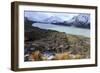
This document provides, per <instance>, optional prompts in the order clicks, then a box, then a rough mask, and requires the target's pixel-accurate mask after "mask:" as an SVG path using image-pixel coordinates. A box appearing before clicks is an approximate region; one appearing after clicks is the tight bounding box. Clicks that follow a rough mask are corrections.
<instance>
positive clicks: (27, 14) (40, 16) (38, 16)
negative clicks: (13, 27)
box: [24, 11, 89, 21]
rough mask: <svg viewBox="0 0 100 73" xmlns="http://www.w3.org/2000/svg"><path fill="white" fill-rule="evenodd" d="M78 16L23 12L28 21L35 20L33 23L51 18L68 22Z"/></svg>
mask: <svg viewBox="0 0 100 73" xmlns="http://www.w3.org/2000/svg"><path fill="white" fill-rule="evenodd" d="M78 15H80V13H61V12H39V11H25V12H24V16H25V17H28V19H30V20H35V21H43V20H45V19H46V18H49V17H51V16H56V17H59V18H60V19H62V20H70V19H72V18H73V17H74V16H78ZM84 15H89V14H84ZM82 20H83V19H82Z"/></svg>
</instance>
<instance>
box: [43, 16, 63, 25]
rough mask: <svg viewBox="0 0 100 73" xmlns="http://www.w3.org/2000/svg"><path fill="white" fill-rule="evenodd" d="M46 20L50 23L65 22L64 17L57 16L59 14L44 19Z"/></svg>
mask: <svg viewBox="0 0 100 73" xmlns="http://www.w3.org/2000/svg"><path fill="white" fill-rule="evenodd" d="M44 22H48V23H58V22H63V19H61V18H59V17H57V16H51V17H49V18H47V19H45V20H44Z"/></svg>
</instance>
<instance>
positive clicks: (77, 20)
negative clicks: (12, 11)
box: [25, 14, 90, 29]
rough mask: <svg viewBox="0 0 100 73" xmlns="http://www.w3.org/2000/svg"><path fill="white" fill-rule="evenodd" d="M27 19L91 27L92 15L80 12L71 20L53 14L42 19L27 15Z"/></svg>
mask: <svg viewBox="0 0 100 73" xmlns="http://www.w3.org/2000/svg"><path fill="white" fill-rule="evenodd" d="M26 19H27V20H28V21H31V22H33V23H47V24H48V23H49V24H50V23H51V24H55V25H64V26H74V27H80V28H87V29H90V16H89V15H84V14H79V15H77V16H73V17H72V18H71V19H69V20H66V19H62V18H60V17H58V16H51V17H48V18H45V19H44V20H42V21H40V20H36V19H35V18H34V19H31V20H30V19H29V18H28V17H25V20H26Z"/></svg>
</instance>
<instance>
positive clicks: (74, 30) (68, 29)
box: [32, 23, 90, 37]
mask: <svg viewBox="0 0 100 73" xmlns="http://www.w3.org/2000/svg"><path fill="white" fill-rule="evenodd" d="M32 26H34V27H39V28H41V29H47V30H48V29H49V30H56V31H59V32H65V33H66V34H73V35H81V36H85V37H90V29H84V28H77V27H72V26H62V25H54V24H45V23H34V24H32Z"/></svg>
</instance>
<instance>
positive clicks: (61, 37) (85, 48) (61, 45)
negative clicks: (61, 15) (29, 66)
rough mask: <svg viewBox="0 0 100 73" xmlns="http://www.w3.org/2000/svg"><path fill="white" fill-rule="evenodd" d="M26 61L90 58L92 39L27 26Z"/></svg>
mask: <svg viewBox="0 0 100 73" xmlns="http://www.w3.org/2000/svg"><path fill="white" fill-rule="evenodd" d="M24 57H25V61H43V60H69V59H86V58H90V39H89V38H87V37H83V36H76V35H71V34H66V33H64V32H57V31H53V30H45V29H40V28H37V27H33V26H29V25H27V24H26V25H25V53H24Z"/></svg>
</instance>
